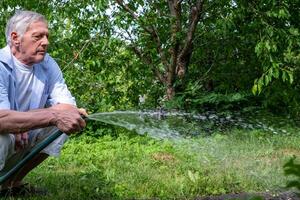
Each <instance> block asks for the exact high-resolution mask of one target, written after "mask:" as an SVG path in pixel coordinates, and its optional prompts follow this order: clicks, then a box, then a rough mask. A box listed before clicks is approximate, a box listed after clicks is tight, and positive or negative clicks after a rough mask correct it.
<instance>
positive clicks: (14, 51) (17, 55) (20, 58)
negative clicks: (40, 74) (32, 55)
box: [10, 47, 34, 67]
mask: <svg viewBox="0 0 300 200" xmlns="http://www.w3.org/2000/svg"><path fill="white" fill-rule="evenodd" d="M10 49H11V53H12V55H13V56H14V57H15V58H16V59H17V60H18V61H20V62H21V63H23V64H25V65H26V66H30V67H31V66H32V65H33V64H34V63H32V62H30V61H29V60H28V59H25V58H24V56H22V54H21V53H20V52H19V51H18V50H17V49H16V48H15V47H11V48H10Z"/></svg>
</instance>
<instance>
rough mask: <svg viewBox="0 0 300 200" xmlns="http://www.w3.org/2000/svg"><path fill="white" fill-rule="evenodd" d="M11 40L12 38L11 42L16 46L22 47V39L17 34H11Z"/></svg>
mask: <svg viewBox="0 0 300 200" xmlns="http://www.w3.org/2000/svg"><path fill="white" fill-rule="evenodd" d="M10 38H11V42H12V43H13V44H14V45H15V46H19V45H20V37H19V35H18V33H17V32H11V34H10Z"/></svg>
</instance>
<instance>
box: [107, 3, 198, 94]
mask: <svg viewBox="0 0 300 200" xmlns="http://www.w3.org/2000/svg"><path fill="white" fill-rule="evenodd" d="M113 2H114V1H113ZM115 2H116V3H117V5H118V6H119V8H120V10H122V11H125V12H126V13H124V12H123V13H122V12H119V13H117V12H116V14H118V15H119V16H117V17H116V20H115V24H116V25H117V26H118V27H119V28H122V29H123V30H122V32H121V33H122V36H123V37H125V38H126V39H128V40H129V41H130V43H129V46H130V47H131V48H132V50H133V51H134V53H135V54H136V55H137V56H138V57H139V58H140V59H141V60H142V61H143V62H144V63H145V64H146V65H148V66H150V67H151V69H152V71H153V73H154V74H155V76H156V78H158V80H159V81H160V82H161V83H162V84H163V85H164V86H165V88H166V97H167V99H172V98H173V96H174V95H175V92H176V91H175V82H176V81H177V80H178V79H181V80H182V82H184V79H185V77H186V74H187V71H188V66H189V63H190V59H191V56H192V53H193V40H194V36H195V31H196V28H197V25H198V23H199V21H200V20H201V19H202V17H203V14H204V12H203V5H204V0H197V1H182V0H168V1H129V2H125V1H123V0H116V1H115ZM120 10H119V11H120ZM166 11H167V12H166Z"/></svg>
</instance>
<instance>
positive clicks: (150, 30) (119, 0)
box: [116, 0, 169, 79]
mask: <svg viewBox="0 0 300 200" xmlns="http://www.w3.org/2000/svg"><path fill="white" fill-rule="evenodd" d="M116 2H117V4H118V5H120V6H121V7H122V8H123V9H124V10H125V11H126V12H128V13H129V14H130V15H131V17H132V18H133V19H135V20H136V21H137V22H139V16H138V15H137V14H136V13H135V12H134V11H133V10H132V9H130V8H129V7H128V5H126V4H124V1H123V0H116ZM141 27H142V28H143V29H144V30H145V31H146V32H147V33H148V34H149V35H150V36H151V39H152V41H154V42H155V44H156V50H157V52H158V54H159V55H160V58H161V62H162V64H163V65H164V66H165V68H166V69H168V67H169V63H168V60H167V58H166V55H165V52H164V50H163V49H162V44H161V40H160V37H159V35H158V32H157V29H156V28H155V27H154V26H150V27H147V26H145V25H143V24H141ZM160 77H161V75H160ZM159 79H161V78H159Z"/></svg>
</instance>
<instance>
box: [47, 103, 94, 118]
mask: <svg viewBox="0 0 300 200" xmlns="http://www.w3.org/2000/svg"><path fill="white" fill-rule="evenodd" d="M51 109H55V110H74V109H77V110H78V112H79V113H80V114H81V115H83V116H86V117H87V116H88V114H87V112H86V110H85V109H84V108H77V107H76V106H74V105H71V104H65V103H60V104H56V105H54V106H52V107H51Z"/></svg>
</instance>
